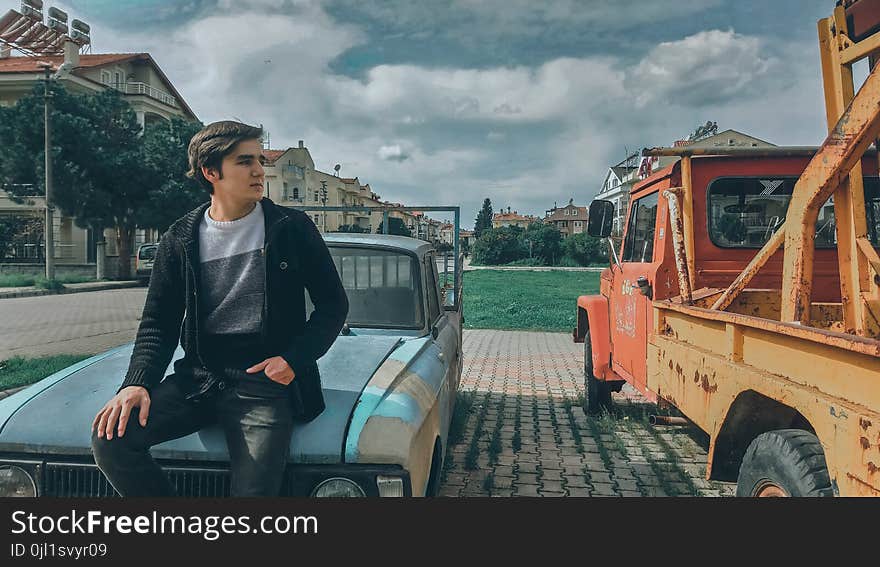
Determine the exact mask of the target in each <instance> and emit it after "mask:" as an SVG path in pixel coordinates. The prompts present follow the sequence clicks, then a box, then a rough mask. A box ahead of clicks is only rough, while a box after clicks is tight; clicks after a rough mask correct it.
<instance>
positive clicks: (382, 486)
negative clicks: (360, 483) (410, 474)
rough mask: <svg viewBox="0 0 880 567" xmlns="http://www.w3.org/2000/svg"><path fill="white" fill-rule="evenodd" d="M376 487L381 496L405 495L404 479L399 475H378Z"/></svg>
mask: <svg viewBox="0 0 880 567" xmlns="http://www.w3.org/2000/svg"><path fill="white" fill-rule="evenodd" d="M376 487H377V488H378V489H379V496H382V497H401V496H403V479H402V478H400V477H399V476H382V475H379V476H377V477H376Z"/></svg>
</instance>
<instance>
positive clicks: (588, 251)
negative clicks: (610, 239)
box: [562, 232, 608, 266]
mask: <svg viewBox="0 0 880 567" xmlns="http://www.w3.org/2000/svg"><path fill="white" fill-rule="evenodd" d="M562 252H563V254H565V256H566V257H567V258H569V259H571V260H572V261H573V262H574V263H576V264H579V265H581V266H587V265H590V264H596V263H600V262H607V261H608V244H607V243H606V241H605V240H604V239H599V238H593V237H592V236H590V235H589V234H587V233H586V232H581V233H578V234H573V235H571V236H569V237H568V238H566V239H565V240H563V241H562Z"/></svg>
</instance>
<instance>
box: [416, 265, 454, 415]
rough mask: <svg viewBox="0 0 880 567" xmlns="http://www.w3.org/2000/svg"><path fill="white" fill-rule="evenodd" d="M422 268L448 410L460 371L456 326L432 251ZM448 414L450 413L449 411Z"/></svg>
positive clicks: (429, 319)
mask: <svg viewBox="0 0 880 567" xmlns="http://www.w3.org/2000/svg"><path fill="white" fill-rule="evenodd" d="M424 272H425V297H426V298H427V300H428V301H427V304H428V305H427V309H428V322H429V325H430V326H429V329H430V331H431V337H432V340H433V342H434V346H435V347H436V349H437V351H436V352H437V358H438V359H439V360H440V362H442V364H443V368H444V373H445V375H444V379H443V386H442V387H441V392H440V396H441V399H444V400H446V404H447V406H446V408H445V411H447V412H451V410H452V408H451V404H452V401H453V396H452V395H451V393H452V392H455V391H457V390H458V380H459V375H460V372H459V368H460V362H459V360H460V352H459V350H460V349H459V348H458V345H459V336H458V333H459V330H458V328H456V327H455V326H453V325H452V324H451V322H450V320H449V317H448V316H447V313H446V312H445V311H444V310H443V309H442V307H441V304H440V287H439V285H438V284H437V281H438V280H437V260H436V257H435V255H434V254H433V253H431V254H427V255H426V256H425V265H424ZM447 415H448V416H451V413H448V414H447ZM444 417H445V416H444ZM445 421H446V420H444V423H445Z"/></svg>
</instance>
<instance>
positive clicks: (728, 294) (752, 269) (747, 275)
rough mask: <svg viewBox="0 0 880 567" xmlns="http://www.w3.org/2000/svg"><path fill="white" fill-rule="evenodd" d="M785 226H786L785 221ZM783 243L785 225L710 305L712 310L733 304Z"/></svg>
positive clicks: (725, 307)
mask: <svg viewBox="0 0 880 567" xmlns="http://www.w3.org/2000/svg"><path fill="white" fill-rule="evenodd" d="M785 224H788V221H786V223H785ZM784 241H785V225H783V226H782V228H781V229H779V230H777V231H776V232H774V233H773V236H771V237H770V240H768V241H767V243H766V244H764V247H763V248H761V249H760V250H759V251H758V253H757V254H755V257H754V258H752V261H751V262H749V265H748V266H746V268H745V269H744V270H743V271H742V273H740V275H738V276H737V277H736V279H735V280H733V283H732V284H730V287H728V288H727V289H726V290H724V293H722V294H721V296H719V297H718V299H716V300H715V303H713V304H712V309H721V310H724V309H727V307H728V306H729V305H730V304H731V303H733V301H734V300H735V299H736V298H737V296H738V295H739V294H740V292H742V290H744V289H745V288H746V286H747V285H749V282H750V281H752V278H753V277H755V275H756V274H757V273H758V271H760V269H761V268H763V267H764V264H766V263H767V260H769V259H770V258H771V257H772V256H773V254H775V253H776V251H777V250H779V247H780V246H782V243H783V242H784Z"/></svg>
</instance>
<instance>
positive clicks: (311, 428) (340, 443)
mask: <svg viewBox="0 0 880 567" xmlns="http://www.w3.org/2000/svg"><path fill="white" fill-rule="evenodd" d="M400 340H401V338H400V337H396V336H369V335H360V336H340V337H339V338H338V339H337V340H336V342H335V343H334V344H333V346H332V347H331V348H330V350H329V351H328V352H327V354H325V355H324V356H323V357H321V359H320V360H319V361H318V368H319V369H320V372H321V383H322V385H323V387H324V400H325V403H326V409H325V410H324V412H323V413H321V415H319V416H318V417H317V418H315V419H314V420H312V421H310V422H309V423H299V424H297V425H296V426H295V427H294V431H293V436H292V439H291V445H290V460H291V462H299V463H327V464H330V463H339V462H342V460H343V459H342V455H343V449H344V445H345V433H346V429H347V427H348V423H349V420H350V419H351V414H352V411H353V409H354V407H355V405H356V404H357V402H358V399H359V398H360V395H361V392H362V391H363V389H364V386H365V385H366V383H367V382H368V381H369V380H370V377H372V375H373V373H374V372H375V371H376V369H377V368H378V367H379V365H380V364H382V361H384V360H385V358H386V357H387V356H388V354H390V353H391V351H392V350H394V348H395V347H396V345H397V344H398V343H399V342H400ZM132 348H133V345H126V346H125V347H121V348H119V349H115V350H113V351H109V352H108V353H104V354H103V355H99V356H97V357H94V358H93V359H90V360H87V361H83V362H81V363H79V364H78V365H76V366H75V367H72V368H76V369H75V370H74V371H73V372H72V373H65V374H66V375H65V374H62V373H59V374H55V375H53V376H50V377H48V378H46V379H45V380H43V381H41V382H38V383H36V384H34V385H33V386H31V387H29V388H27V389H25V390H22V391H21V392H18V393H17V394H14V395H13V396H10V397H8V398H6V399H4V400H0V427H2V429H0V450H3V451H14V452H25V453H40V454H57V455H63V454H67V455H89V454H91V449H90V444H91V438H90V429H91V424H92V420H93V419H94V417H95V414H96V413H97V412H98V410H99V409H100V408H101V406H102V405H104V403H106V401H107V400H108V399H110V398H111V397H112V396H113V395H114V394H115V393H116V390H117V389H118V388H119V385H120V384H121V383H122V378H123V376H124V375H125V372H126V370H127V369H128V362H129V359H130V357H131V351H132ZM182 356H183V350H182V349H179V348H178V350H177V352H176V353H175V356H174V358H175V359H176V358H180V357H182ZM171 368H172V365H169V367H168V372H167V373H166V374H170V372H171ZM4 422H5V424H4ZM152 453H153V455H154V456H155V457H157V458H168V459H196V460H221V461H222V460H225V459H227V458H228V452H227V449H226V440H225V438H224V436H223V432H222V431H221V430H220V428H219V427H218V426H212V427H209V428H206V429H203V430H202V431H199V432H197V433H193V434H192V435H188V436H186V437H181V438H180V439H175V440H172V441H167V442H165V443H162V444H160V445H156V446H155V447H154V448H153V450H152Z"/></svg>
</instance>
